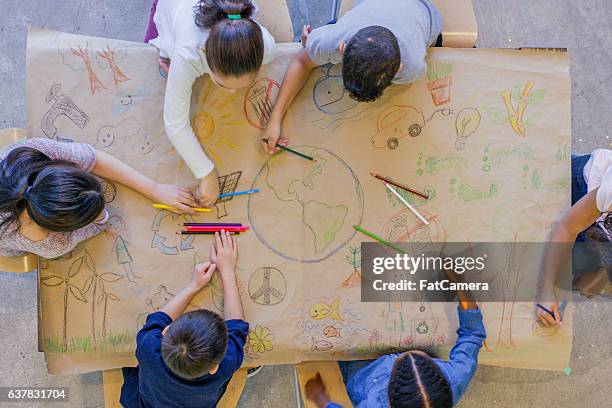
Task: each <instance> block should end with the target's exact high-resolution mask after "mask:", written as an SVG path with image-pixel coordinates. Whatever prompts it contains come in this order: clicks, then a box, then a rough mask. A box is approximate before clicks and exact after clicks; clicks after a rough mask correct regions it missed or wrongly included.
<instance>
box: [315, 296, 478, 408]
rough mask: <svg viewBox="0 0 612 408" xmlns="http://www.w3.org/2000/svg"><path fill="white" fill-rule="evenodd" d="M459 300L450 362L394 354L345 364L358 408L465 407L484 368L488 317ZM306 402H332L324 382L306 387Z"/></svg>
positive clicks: (318, 379)
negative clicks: (460, 404) (480, 367)
mask: <svg viewBox="0 0 612 408" xmlns="http://www.w3.org/2000/svg"><path fill="white" fill-rule="evenodd" d="M458 294H459V299H460V305H459V308H458V313H459V329H458V330H457V342H456V343H455V346H454V347H453V349H452V350H451V352H450V357H449V360H448V361H444V360H441V359H438V358H433V357H430V356H429V355H428V354H426V353H424V352H422V351H416V350H414V351H407V352H405V353H401V354H389V355H386V356H382V357H380V358H378V359H377V360H374V361H347V362H344V361H340V362H338V365H339V366H340V371H341V372H342V376H343V377H344V384H345V385H346V391H347V393H348V395H349V397H350V399H351V401H352V403H353V404H354V405H355V407H357V408H370V407H372V408H373V407H391V408H450V407H453V406H455V405H457V403H458V402H459V400H460V399H461V397H462V396H463V394H465V391H466V390H467V388H468V385H469V384H470V382H471V381H472V378H473V377H474V374H475V373H476V369H477V368H478V352H479V351H480V348H481V347H482V345H483V342H484V341H485V339H486V332H485V328H484V325H483V323H482V314H481V312H480V310H479V309H478V305H476V303H474V302H472V301H469V300H468V296H467V295H464V294H462V293H458ZM306 397H307V398H309V399H311V400H312V401H314V402H315V403H316V404H317V406H318V407H321V408H323V407H326V408H339V407H340V405H338V404H336V403H333V402H330V401H329V396H328V395H327V392H326V389H325V386H324V384H323V382H322V381H321V376H320V375H319V374H317V376H316V377H315V378H313V379H311V380H309V381H308V383H306Z"/></svg>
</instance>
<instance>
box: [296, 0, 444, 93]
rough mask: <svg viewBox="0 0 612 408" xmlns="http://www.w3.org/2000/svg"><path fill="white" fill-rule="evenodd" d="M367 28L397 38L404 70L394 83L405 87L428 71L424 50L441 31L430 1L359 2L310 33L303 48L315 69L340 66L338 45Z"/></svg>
mask: <svg viewBox="0 0 612 408" xmlns="http://www.w3.org/2000/svg"><path fill="white" fill-rule="evenodd" d="M369 26H382V27H385V28H387V29H389V30H390V31H391V32H392V33H393V34H394V35H395V37H396V38H397V41H398V43H399V47H400V53H401V58H402V63H403V67H402V69H401V70H400V71H399V72H398V73H397V75H396V76H395V78H394V80H393V82H394V83H396V84H407V83H411V82H414V81H416V80H417V79H419V78H420V77H421V76H422V75H423V74H424V73H425V71H426V70H427V64H426V63H425V56H426V55H427V48H428V47H429V46H430V45H431V44H432V43H433V42H434V41H435V40H436V39H437V37H438V35H439V34H440V32H441V31H442V17H441V16H440V12H439V11H438V10H437V9H436V7H435V6H434V5H433V4H431V2H430V1H429V0H361V1H358V2H357V4H356V5H355V7H353V9H351V10H349V11H347V12H346V13H345V14H344V15H343V16H342V17H340V18H339V19H338V22H337V23H336V24H328V25H326V26H323V27H320V28H317V29H316V30H313V31H312V33H310V35H309V36H308V41H307V44H306V49H307V50H308V55H309V56H310V59H312V61H314V62H315V63H316V64H318V65H325V64H328V63H332V64H339V63H341V62H342V54H340V52H339V51H338V46H339V45H340V42H341V41H344V42H345V43H346V42H348V41H349V40H350V39H351V38H352V37H353V36H354V35H355V34H356V33H357V32H358V31H359V30H361V29H362V28H365V27H369Z"/></svg>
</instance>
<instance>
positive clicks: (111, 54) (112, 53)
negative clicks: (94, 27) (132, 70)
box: [97, 44, 130, 85]
mask: <svg viewBox="0 0 612 408" xmlns="http://www.w3.org/2000/svg"><path fill="white" fill-rule="evenodd" d="M97 54H98V57H100V58H101V59H102V61H103V62H104V65H107V66H108V67H109V68H110V70H111V71H112V72H113V82H114V83H115V85H118V84H120V83H121V82H125V81H129V80H130V78H128V77H127V76H126V75H125V74H124V73H123V71H121V68H119V65H117V64H118V63H119V62H120V61H121V60H122V59H123V58H124V57H125V52H123V53H121V52H120V53H119V57H118V56H117V50H116V49H111V47H110V45H108V44H107V45H106V49H105V50H103V51H102V52H100V51H98V52H97ZM98 65H101V64H98ZM103 68H105V67H103Z"/></svg>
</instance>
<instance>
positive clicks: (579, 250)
mask: <svg viewBox="0 0 612 408" xmlns="http://www.w3.org/2000/svg"><path fill="white" fill-rule="evenodd" d="M590 158H591V155H590V154H585V155H582V156H576V155H572V205H574V204H576V203H577V202H578V201H579V200H580V199H581V198H582V197H584V196H585V195H587V193H588V187H587V183H586V181H585V180H584V166H585V165H586V163H587V162H588V161H589V159H590ZM589 228H590V227H589ZM587 229H588V228H587ZM576 243H578V245H574V250H573V253H572V275H573V276H577V275H580V274H582V273H584V272H592V271H595V270H597V269H598V268H599V267H600V266H601V254H600V252H599V251H598V250H597V249H596V248H595V247H594V246H593V245H592V244H588V243H587V240H586V239H585V232H584V231H582V232H581V233H580V234H578V237H576Z"/></svg>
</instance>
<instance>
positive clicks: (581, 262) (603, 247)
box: [536, 149, 612, 327]
mask: <svg viewBox="0 0 612 408" xmlns="http://www.w3.org/2000/svg"><path fill="white" fill-rule="evenodd" d="M571 165H572V187H571V188H572V207H571V208H570V209H569V210H567V212H566V213H565V214H564V215H563V217H562V218H561V219H560V220H559V222H558V223H557V224H556V225H555V226H554V228H553V230H552V232H551V235H550V239H549V240H550V242H551V243H553V244H552V245H549V247H548V248H547V251H546V253H545V257H544V261H543V262H542V265H543V268H542V271H541V275H540V282H539V293H538V303H539V304H541V305H542V306H544V307H545V308H546V309H547V310H549V311H551V312H552V315H551V314H550V313H548V312H546V311H544V310H543V309H542V308H537V307H536V314H537V316H538V318H539V320H540V321H541V322H542V324H543V325H544V326H547V327H549V326H558V325H560V324H561V323H562V311H561V310H560V306H559V302H558V301H557V299H556V294H555V291H554V289H555V286H556V285H557V280H558V279H562V278H560V277H558V276H557V275H559V274H560V273H561V271H562V270H564V268H563V265H564V263H565V262H568V261H569V255H570V252H573V257H572V259H571V262H572V275H573V288H574V289H579V290H581V291H582V292H583V293H584V294H586V295H589V296H594V295H596V294H598V293H600V292H601V289H605V288H606V287H609V285H610V282H612V251H611V249H610V248H611V247H610V244H609V242H610V241H611V238H612V215H611V212H612V150H610V149H597V150H594V151H593V152H592V153H591V154H586V155H580V156H574V155H572V157H571ZM573 243H578V245H572V244H573ZM568 244H569V245H568ZM572 249H573V251H572ZM596 289H597V290H596ZM595 292H597V293H595Z"/></svg>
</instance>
